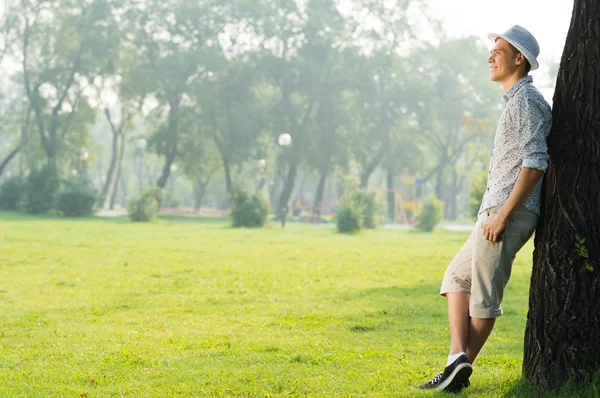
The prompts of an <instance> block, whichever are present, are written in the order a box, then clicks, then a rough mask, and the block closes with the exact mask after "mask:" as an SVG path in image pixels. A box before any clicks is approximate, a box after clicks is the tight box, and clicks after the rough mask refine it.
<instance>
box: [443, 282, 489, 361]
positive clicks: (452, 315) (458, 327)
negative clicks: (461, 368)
mask: <svg viewBox="0 0 600 398" xmlns="http://www.w3.org/2000/svg"><path fill="white" fill-rule="evenodd" d="M470 296H471V295H470V294H468V293H446V298H447V299H448V321H449V323H450V336H451V339H452V346H451V347H450V355H453V354H458V353H460V352H467V347H468V343H469V329H470V326H471V324H470V317H469V299H470ZM480 349H481V348H480ZM467 357H468V358H470V357H469V356H468V355H467Z"/></svg>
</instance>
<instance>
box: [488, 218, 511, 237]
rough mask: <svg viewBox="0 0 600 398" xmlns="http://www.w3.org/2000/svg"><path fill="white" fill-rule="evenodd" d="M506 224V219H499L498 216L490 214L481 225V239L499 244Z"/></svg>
mask: <svg viewBox="0 0 600 398" xmlns="http://www.w3.org/2000/svg"><path fill="white" fill-rule="evenodd" d="M507 224H508V220H507V219H506V218H504V217H501V216H500V217H499V216H498V214H490V216H489V218H488V220H487V222H486V223H485V224H484V225H483V237H484V238H485V239H487V240H489V241H490V242H500V241H501V240H502V233H503V232H504V230H505V229H506V225H507Z"/></svg>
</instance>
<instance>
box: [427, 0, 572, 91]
mask: <svg viewBox="0 0 600 398" xmlns="http://www.w3.org/2000/svg"><path fill="white" fill-rule="evenodd" d="M429 3H430V5H431V7H432V11H433V12H434V13H435V14H437V16H438V17H441V18H442V20H443V21H444V26H445V28H446V30H447V31H448V32H449V34H451V35H456V36H462V35H474V36H477V37H480V38H481V40H482V41H484V42H485V44H486V45H488V47H491V45H492V43H491V42H490V41H489V40H488V39H487V34H488V33H502V32H504V31H506V30H507V29H509V28H510V27H511V26H513V25H521V26H522V27H524V28H525V29H527V30H529V31H530V32H531V33H532V34H533V35H534V36H535V38H536V39H537V41H538V44H539V45H540V56H539V57H538V60H539V61H540V69H539V70H538V71H533V72H532V73H531V74H532V76H533V78H534V80H535V79H536V75H540V78H541V75H542V74H545V73H547V71H548V68H547V64H548V62H549V61H552V60H560V57H561V55H562V51H563V48H564V45H565V39H566V37H567V33H568V30H569V24H570V22H571V13H572V11H573V3H574V0H552V1H548V0H501V1H485V0H429Z"/></svg>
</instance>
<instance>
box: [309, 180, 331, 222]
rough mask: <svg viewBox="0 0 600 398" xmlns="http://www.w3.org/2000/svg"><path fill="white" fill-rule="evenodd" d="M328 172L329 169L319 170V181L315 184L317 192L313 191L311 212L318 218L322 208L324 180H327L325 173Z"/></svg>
mask: <svg viewBox="0 0 600 398" xmlns="http://www.w3.org/2000/svg"><path fill="white" fill-rule="evenodd" d="M328 174H329V169H326V170H323V171H320V172H319V183H318V184H317V192H316V193H315V202H314V204H313V208H312V213H313V216H315V217H316V218H317V220H320V217H321V211H322V210H323V209H322V207H323V194H324V193H325V181H326V180H327V175H328Z"/></svg>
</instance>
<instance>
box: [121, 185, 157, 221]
mask: <svg viewBox="0 0 600 398" xmlns="http://www.w3.org/2000/svg"><path fill="white" fill-rule="evenodd" d="M161 200H162V189H160V188H159V187H154V188H150V189H149V190H147V191H146V192H144V193H143V194H141V195H140V196H139V197H136V198H134V199H132V200H130V201H129V202H128V203H127V212H128V213H129V219H130V220H131V221H135V222H140V221H152V220H153V219H154V217H155V216H156V212H157V211H158V206H159V203H160V201H161Z"/></svg>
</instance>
